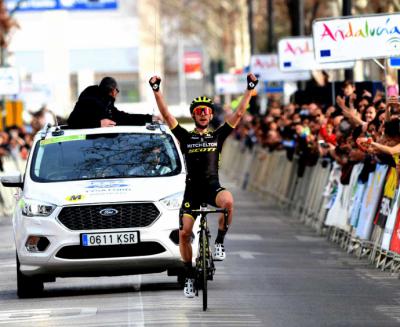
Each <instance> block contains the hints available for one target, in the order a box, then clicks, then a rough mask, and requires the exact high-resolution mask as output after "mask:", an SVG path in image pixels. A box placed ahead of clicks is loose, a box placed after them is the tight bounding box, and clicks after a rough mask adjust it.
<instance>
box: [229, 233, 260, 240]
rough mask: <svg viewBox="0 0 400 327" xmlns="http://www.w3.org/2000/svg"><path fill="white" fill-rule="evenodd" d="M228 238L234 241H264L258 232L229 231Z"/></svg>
mask: <svg viewBox="0 0 400 327" xmlns="http://www.w3.org/2000/svg"><path fill="white" fill-rule="evenodd" d="M226 238H227V239H229V240H233V241H262V240H263V238H262V237H261V235H258V234H234V233H227V234H226Z"/></svg>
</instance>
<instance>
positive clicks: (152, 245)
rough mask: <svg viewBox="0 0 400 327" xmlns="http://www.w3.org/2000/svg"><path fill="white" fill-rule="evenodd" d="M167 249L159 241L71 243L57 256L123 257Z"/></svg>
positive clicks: (79, 257) (83, 257)
mask: <svg viewBox="0 0 400 327" xmlns="http://www.w3.org/2000/svg"><path fill="white" fill-rule="evenodd" d="M165 251H166V250H165V248H164V247H163V246H162V245H161V244H160V243H157V242H141V243H138V244H127V245H103V246H81V245H69V246H64V247H63V248H62V249H60V251H58V252H57V254H56V257H58V258H61V259H99V258H121V257H138V256H147V255H154V254H158V253H162V252H165Z"/></svg>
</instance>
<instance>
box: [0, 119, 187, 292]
mask: <svg viewBox="0 0 400 327" xmlns="http://www.w3.org/2000/svg"><path fill="white" fill-rule="evenodd" d="M185 175H186V170H185V165H184V161H183V157H182V154H181V152H180V150H179V146H178V143H177V141H176V139H175V138H174V137H173V136H172V134H171V132H170V131H169V130H168V129H167V128H166V127H165V126H164V125H160V124H151V125H147V126H117V127H108V128H94V129H80V130H73V129H66V128H63V127H52V128H47V129H44V130H42V131H41V132H39V133H38V134H37V135H36V137H35V140H34V144H33V147H32V150H31V153H30V156H29V159H28V162H27V166H26V172H25V174H24V175H23V176H22V175H21V174H20V173H13V174H8V175H6V176H3V177H2V178H1V182H2V184H3V185H4V186H8V187H19V188H20V189H21V190H20V192H19V200H18V203H17V205H16V209H15V212H14V216H13V229H14V237H15V244H16V251H17V253H16V259H17V290H18V291H17V293H18V296H19V297H31V296H37V295H38V294H40V292H41V291H42V290H43V283H44V282H52V281H55V278H56V277H69V276H71V277H72V276H113V275H129V274H142V273H154V272H163V271H167V272H168V274H169V275H177V276H178V277H179V276H180V274H181V271H182V270H181V269H182V262H181V257H180V253H179V246H178V238H179V237H178V230H179V219H178V217H179V208H180V205H181V201H182V198H183V191H184V187H185Z"/></svg>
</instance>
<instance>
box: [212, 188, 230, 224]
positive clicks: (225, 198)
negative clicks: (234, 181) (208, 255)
mask: <svg viewBox="0 0 400 327" xmlns="http://www.w3.org/2000/svg"><path fill="white" fill-rule="evenodd" d="M215 203H216V205H217V207H219V208H225V209H228V222H227V223H228V226H230V225H231V224H232V219H233V196H232V193H231V192H229V191H228V190H225V189H224V190H222V191H220V192H218V193H217V196H216V198H215ZM218 229H220V230H225V226H224V215H223V214H221V216H220V217H219V220H218Z"/></svg>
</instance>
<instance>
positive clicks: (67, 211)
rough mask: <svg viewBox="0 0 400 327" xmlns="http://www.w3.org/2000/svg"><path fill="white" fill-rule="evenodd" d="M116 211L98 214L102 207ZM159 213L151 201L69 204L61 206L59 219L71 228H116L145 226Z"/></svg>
mask: <svg viewBox="0 0 400 327" xmlns="http://www.w3.org/2000/svg"><path fill="white" fill-rule="evenodd" d="M109 208H112V209H115V210H117V211H118V213H116V214H115V215H112V216H103V215H101V214H100V211H101V210H104V209H109ZM159 215H160V211H159V210H158V209H157V207H156V206H155V205H154V204H153V203H124V204H108V205H93V206H71V207H64V208H62V210H61V212H60V213H59V215H58V219H59V221H60V222H61V223H62V224H63V225H64V226H65V227H67V228H69V229H71V230H92V229H116V228H130V227H146V226H149V225H150V224H152V223H153V222H154V221H155V220H156V219H157V218H158V216H159Z"/></svg>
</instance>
